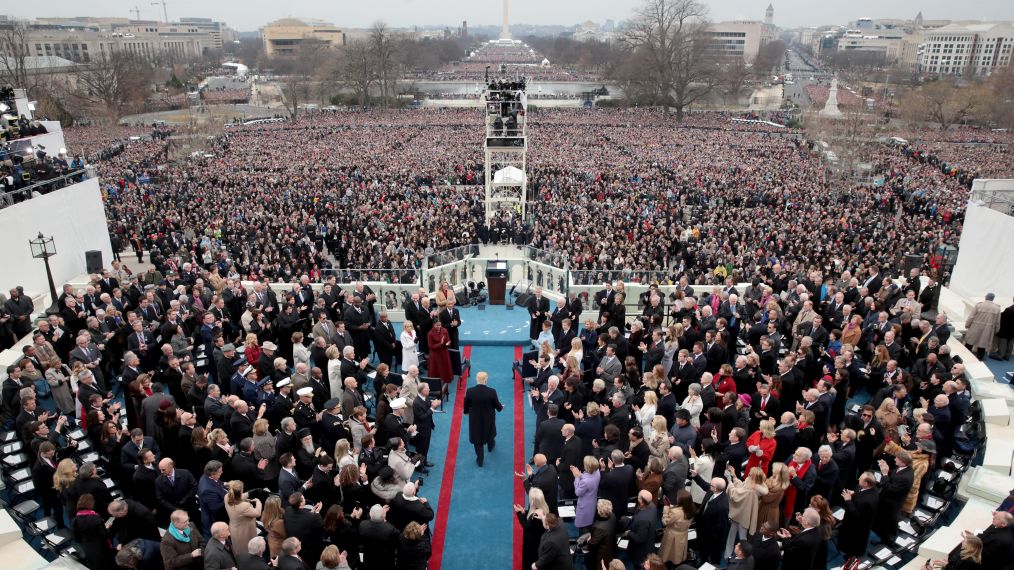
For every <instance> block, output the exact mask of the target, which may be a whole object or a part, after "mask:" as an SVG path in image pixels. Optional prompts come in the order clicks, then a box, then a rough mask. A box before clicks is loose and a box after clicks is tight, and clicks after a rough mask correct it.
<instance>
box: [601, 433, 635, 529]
mask: <svg viewBox="0 0 1014 570" xmlns="http://www.w3.org/2000/svg"><path fill="white" fill-rule="evenodd" d="M624 460H625V458H624V457H623V452H622V451H620V450H619V449H614V450H613V451H612V452H611V453H610V454H609V460H608V462H607V467H608V468H609V469H608V470H607V471H605V473H604V474H603V475H602V478H601V479H600V480H599V497H601V498H602V499H605V500H607V501H609V502H610V503H612V505H613V517H614V518H617V519H619V518H620V517H622V516H624V515H625V514H626V513H627V499H629V498H630V497H632V496H633V495H634V491H635V490H636V489H637V479H636V474H635V473H634V468H633V467H631V466H630V465H627V464H626V463H625V462H624Z"/></svg>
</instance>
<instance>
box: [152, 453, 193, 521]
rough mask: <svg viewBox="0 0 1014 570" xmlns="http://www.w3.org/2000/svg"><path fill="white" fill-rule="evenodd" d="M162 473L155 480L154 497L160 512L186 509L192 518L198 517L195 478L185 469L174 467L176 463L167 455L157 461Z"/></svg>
mask: <svg viewBox="0 0 1014 570" xmlns="http://www.w3.org/2000/svg"><path fill="white" fill-rule="evenodd" d="M158 470H159V471H160V472H161V473H162V474H161V475H159V477H158V479H156V480H155V498H156V500H158V510H159V512H161V513H172V512H173V511H175V510H181V511H187V513H189V514H190V516H191V517H192V518H195V519H196V518H198V517H199V514H198V512H197V501H196V500H195V499H196V497H197V480H196V479H194V476H193V475H191V474H190V472H189V471H187V470H186V469H176V463H175V462H174V461H173V460H172V459H171V458H169V457H166V458H165V459H163V460H162V461H159V462H158Z"/></svg>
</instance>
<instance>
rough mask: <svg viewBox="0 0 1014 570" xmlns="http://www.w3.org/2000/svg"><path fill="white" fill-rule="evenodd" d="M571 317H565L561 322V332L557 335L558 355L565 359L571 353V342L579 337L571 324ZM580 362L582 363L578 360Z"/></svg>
mask: <svg viewBox="0 0 1014 570" xmlns="http://www.w3.org/2000/svg"><path fill="white" fill-rule="evenodd" d="M570 323H571V320H570V319H563V320H562V321H561V322H560V332H559V334H557V335H556V337H555V339H554V340H555V341H556V356H557V358H559V359H561V360H562V359H564V358H566V356H567V355H568V354H569V353H570V343H571V341H573V340H574V339H575V338H577V331H576V330H574V328H573V327H571V326H570ZM578 364H581V363H580V362H578Z"/></svg>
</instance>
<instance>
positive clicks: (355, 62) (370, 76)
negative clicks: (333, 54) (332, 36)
mask: <svg viewBox="0 0 1014 570" xmlns="http://www.w3.org/2000/svg"><path fill="white" fill-rule="evenodd" d="M342 51H343V53H342V56H343V57H342V60H341V63H340V64H339V65H338V77H339V80H340V81H341V83H343V84H345V85H346V86H348V87H351V88H352V90H353V91H355V93H356V97H357V98H358V99H359V104H360V105H364V106H365V105H366V104H367V103H369V100H370V90H371V89H373V87H374V85H376V84H377V82H378V81H379V77H378V73H377V66H376V64H375V63H374V61H373V54H374V52H373V50H372V49H370V44H369V42H367V41H365V40H353V41H351V42H349V43H348V44H347V45H346V46H345V49H344V50H342Z"/></svg>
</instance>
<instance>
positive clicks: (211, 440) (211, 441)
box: [208, 428, 228, 446]
mask: <svg viewBox="0 0 1014 570" xmlns="http://www.w3.org/2000/svg"><path fill="white" fill-rule="evenodd" d="M222 436H226V437H228V435H226V433H225V430H223V429H222V428H215V429H213V430H211V433H209V434H208V445H211V446H214V445H218V438H220V437H222Z"/></svg>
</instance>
